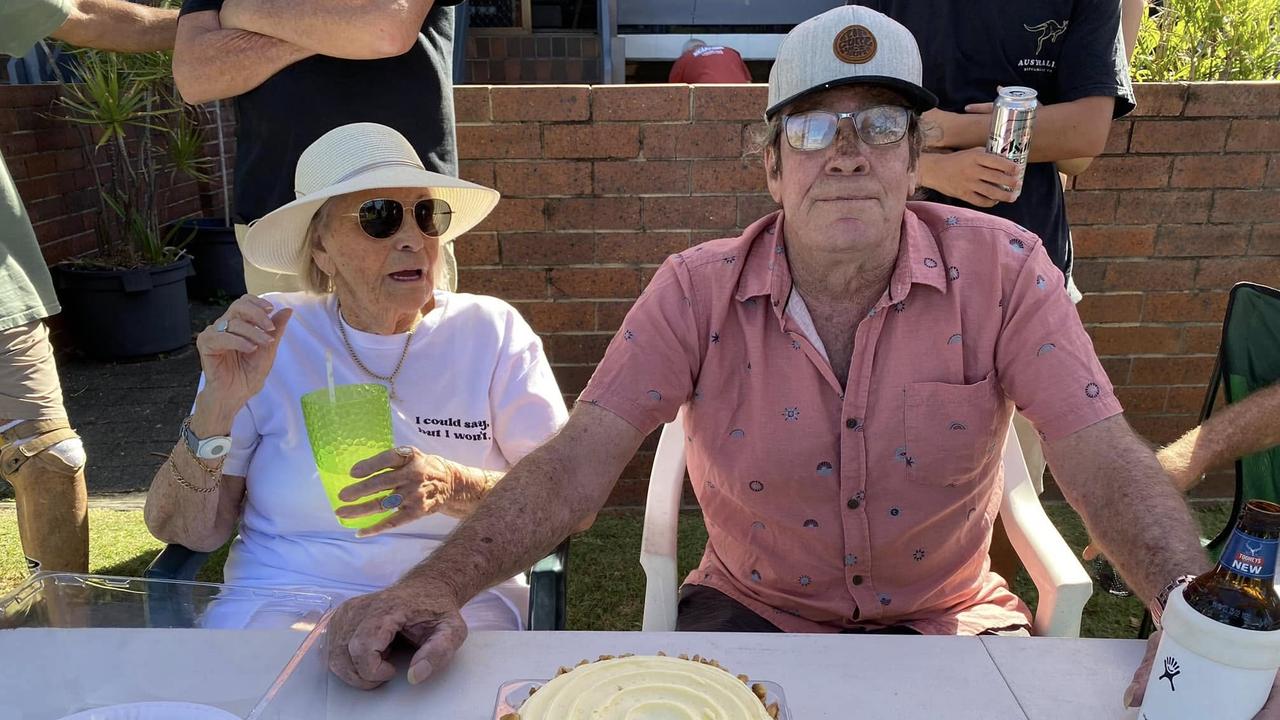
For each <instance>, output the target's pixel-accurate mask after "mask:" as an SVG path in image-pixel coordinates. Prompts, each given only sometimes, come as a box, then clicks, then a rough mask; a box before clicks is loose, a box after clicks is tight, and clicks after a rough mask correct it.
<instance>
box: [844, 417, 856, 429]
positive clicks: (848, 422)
mask: <svg viewBox="0 0 1280 720" xmlns="http://www.w3.org/2000/svg"><path fill="white" fill-rule="evenodd" d="M844 426H845V427H847V428H849V429H850V430H852V429H854V428H856V427H858V418H849V419H848V420H845V421H844Z"/></svg>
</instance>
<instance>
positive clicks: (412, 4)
mask: <svg viewBox="0 0 1280 720" xmlns="http://www.w3.org/2000/svg"><path fill="white" fill-rule="evenodd" d="M460 2H462V0H434V1H433V0H402V1H400V2H394V1H393V0H385V1H384V2H381V3H374V4H373V5H374V7H375V10H373V11H371V10H369V6H370V4H369V3H351V2H349V0H305V2H298V1H297V0H184V2H183V3H182V11H181V17H180V19H179V20H178V39H177V45H176V47H175V48H174V57H173V74H174V79H175V81H176V83H177V86H178V91H179V92H180V93H181V94H182V97H183V99H184V100H186V101H187V102H189V103H205V102H210V101H212V100H219V99H225V98H234V99H235V110H236V122H237V126H236V166H235V198H234V203H233V204H234V210H235V221H236V225H237V232H236V234H237V236H238V237H243V235H244V226H245V225H246V224H248V223H250V222H253V221H254V220H257V219H258V218H260V217H262V216H264V215H266V214H267V213H269V212H271V211H272V210H275V209H276V208H278V207H280V206H281V205H284V204H286V203H288V202H290V201H291V200H293V199H294V194H293V171H294V168H295V167H297V165H298V157H299V156H300V155H301V154H302V151H303V150H304V149H305V148H306V147H307V146H308V145H310V144H311V143H312V142H314V141H315V140H316V139H317V138H319V137H320V136H321V135H324V134H325V133H326V132H328V131H330V130H332V129H334V128H336V127H339V126H342V125H348V124H350V123H356V122H372V123H378V124H380V125H386V126H388V127H391V128H394V129H395V130H396V131H397V132H399V133H400V134H401V135H404V136H405V137H406V138H408V140H409V142H410V143H411V144H412V145H413V148H414V150H416V151H417V153H418V156H419V157H421V158H422V161H423V163H424V164H425V165H426V168H427V169H428V170H431V171H433V172H438V173H443V174H446V175H453V176H456V175H457V174H458V159H457V150H456V143H455V140H454V124H453V84H452V77H453V55H452V54H453V16H454V8H453V7H452V6H454V5H457V4H459V3H460ZM452 247H453V246H452V244H448V245H446V246H445V247H443V248H442V249H441V252H442V258H443V259H444V261H445V263H446V265H447V266H448V268H449V277H448V278H447V284H449V285H450V287H452V286H453V284H454V281H455V279H456V264H455V262H454V260H453V250H452ZM245 280H246V284H247V285H248V289H249V291H250V292H254V293H261V292H264V291H269V290H297V289H301V288H300V287H298V286H297V285H296V284H294V283H296V278H293V277H292V276H288V275H275V274H273V273H266V272H265V271H263V270H260V269H258V268H255V267H253V266H251V265H249V264H247V263H246V265H245Z"/></svg>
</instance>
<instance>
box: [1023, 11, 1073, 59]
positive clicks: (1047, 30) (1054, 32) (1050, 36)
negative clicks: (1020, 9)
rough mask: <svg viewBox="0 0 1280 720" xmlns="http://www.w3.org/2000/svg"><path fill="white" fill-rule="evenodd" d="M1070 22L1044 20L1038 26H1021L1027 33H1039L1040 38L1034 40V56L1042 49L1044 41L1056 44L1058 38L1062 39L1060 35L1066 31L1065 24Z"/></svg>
mask: <svg viewBox="0 0 1280 720" xmlns="http://www.w3.org/2000/svg"><path fill="white" fill-rule="evenodd" d="M1069 22H1071V21H1070V20H1045V21H1044V22H1042V23H1040V24H1039V25H1023V26H1022V27H1023V28H1024V29H1025V30H1026V31H1027V32H1032V33H1040V37H1039V38H1037V39H1036V55H1037V56H1038V55H1039V54H1040V51H1041V50H1043V49H1044V43H1045V41H1046V40H1048V41H1049V42H1058V38H1060V37H1062V33H1064V32H1066V31H1067V24H1068V23H1069Z"/></svg>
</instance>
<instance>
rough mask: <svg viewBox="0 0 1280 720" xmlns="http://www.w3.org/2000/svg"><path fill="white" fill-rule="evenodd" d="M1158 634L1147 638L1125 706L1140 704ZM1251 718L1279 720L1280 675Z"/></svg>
mask: <svg viewBox="0 0 1280 720" xmlns="http://www.w3.org/2000/svg"><path fill="white" fill-rule="evenodd" d="M1160 635H1161V631H1159V630H1157V631H1155V632H1154V633H1152V634H1151V637H1150V638H1148V639H1147V654H1146V655H1145V656H1143V658H1142V664H1140V665H1138V669H1137V671H1136V672H1134V673H1133V681H1132V682H1130V683H1129V687H1128V688H1126V689H1125V691H1124V706H1125V707H1131V708H1136V707H1141V706H1142V699H1143V697H1144V695H1145V693H1146V690H1147V678H1149V677H1150V676H1151V665H1152V663H1154V662H1155V661H1156V650H1157V649H1158V648H1159V647H1160ZM1253 718H1254V720H1280V676H1277V677H1276V682H1275V683H1273V684H1272V685H1271V695H1270V697H1268V698H1267V704H1266V705H1263V706H1262V709H1261V710H1259V711H1258V714H1257V715H1254V716H1253Z"/></svg>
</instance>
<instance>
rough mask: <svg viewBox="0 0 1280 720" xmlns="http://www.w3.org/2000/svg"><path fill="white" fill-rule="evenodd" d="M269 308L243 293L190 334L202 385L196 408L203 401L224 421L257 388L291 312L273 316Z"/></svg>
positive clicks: (266, 303) (236, 410)
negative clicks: (201, 377) (223, 310)
mask: <svg viewBox="0 0 1280 720" xmlns="http://www.w3.org/2000/svg"><path fill="white" fill-rule="evenodd" d="M274 310H275V308H274V307H273V306H272V305H271V303H269V302H267V301H266V300H263V299H262V298H260V297H257V296H254V295H244V296H242V297H241V298H239V299H238V300H236V301H235V302H233V303H231V306H230V307H228V308H227V311H226V312H225V313H223V314H222V317H220V318H218V319H217V320H216V321H215V322H214V323H213V324H212V325H210V326H209V327H207V328H205V329H204V330H203V331H202V332H201V333H200V334H199V335H198V336H196V349H197V350H199V352H200V367H201V369H202V370H204V383H205V385H204V390H202V391H201V392H200V397H198V398H197V399H196V406H197V409H200V407H201V406H202V405H203V406H205V408H206V409H207V411H208V412H211V413H213V415H214V416H215V417H217V418H220V419H222V420H224V421H225V420H226V418H227V416H228V415H229V416H230V417H234V416H235V414H236V413H237V412H239V411H240V408H242V407H244V404H245V403H247V402H248V401H249V398H251V397H253V396H254V395H256V394H257V393H258V392H259V391H260V390H262V385H263V383H265V382H266V380H267V374H268V373H270V372H271V365H272V364H273V363H275V360H276V350H277V349H278V348H279V347H280V338H281V337H283V336H284V331H285V327H286V326H287V325H288V324H289V318H290V317H292V315H293V311H292V310H291V309H289V308H285V309H284V310H281V311H279V312H276V313H275V314H274V315H273V314H272V312H273V311H274ZM200 414H201V415H202V416H203V415H204V414H205V413H200ZM193 424H194V420H193Z"/></svg>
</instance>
